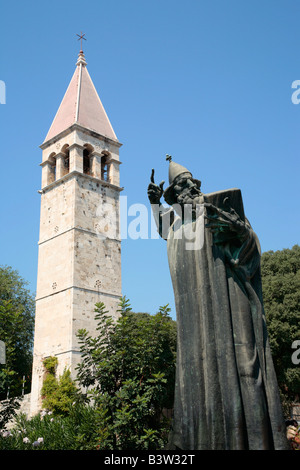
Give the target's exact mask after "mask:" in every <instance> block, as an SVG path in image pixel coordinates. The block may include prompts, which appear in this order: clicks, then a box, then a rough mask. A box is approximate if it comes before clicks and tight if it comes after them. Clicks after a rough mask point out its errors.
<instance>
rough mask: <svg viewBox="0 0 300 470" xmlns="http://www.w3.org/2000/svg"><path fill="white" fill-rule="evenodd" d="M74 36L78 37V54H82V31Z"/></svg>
mask: <svg viewBox="0 0 300 470" xmlns="http://www.w3.org/2000/svg"><path fill="white" fill-rule="evenodd" d="M76 36H78V41H79V40H80V53H83V50H82V40H83V39H84V40H85V41H86V39H85V37H84V36H85V34H82V31H81V34H76Z"/></svg>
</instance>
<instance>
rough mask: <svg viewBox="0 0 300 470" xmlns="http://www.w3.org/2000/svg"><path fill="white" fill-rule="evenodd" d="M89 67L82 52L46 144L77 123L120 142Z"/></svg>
mask: <svg viewBox="0 0 300 470" xmlns="http://www.w3.org/2000/svg"><path fill="white" fill-rule="evenodd" d="M86 64H87V63H86V60H85V57H84V53H83V51H82V50H81V51H80V52H79V55H78V60H77V63H76V69H75V72H74V74H73V77H72V79H71V81H70V84H69V86H68V88H67V91H66V93H65V95H64V97H63V100H62V102H61V104H60V106H59V108H58V111H57V113H56V116H55V118H54V120H53V122H52V125H51V127H50V129H49V132H48V134H47V136H46V139H45V141H44V142H46V141H48V140H50V139H52V138H53V137H55V136H56V135H58V134H60V133H61V132H62V131H64V130H66V129H67V128H68V127H70V126H72V124H75V123H76V124H79V125H80V126H82V127H85V128H87V129H90V130H92V131H94V132H97V133H98V134H100V135H103V136H104V137H108V138H109V139H112V140H115V141H118V139H117V136H116V134H115V133H114V130H113V128H112V125H111V123H110V121H109V119H108V116H107V114H106V112H105V109H104V107H103V105H102V103H101V100H100V98H99V96H98V93H97V91H96V88H95V87H94V84H93V82H92V79H91V77H90V75H89V73H88V71H87V68H86Z"/></svg>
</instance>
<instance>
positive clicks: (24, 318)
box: [0, 266, 34, 399]
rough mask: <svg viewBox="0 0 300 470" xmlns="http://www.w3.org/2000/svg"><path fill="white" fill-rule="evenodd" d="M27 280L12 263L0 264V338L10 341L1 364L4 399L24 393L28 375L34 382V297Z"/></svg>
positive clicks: (0, 373)
mask: <svg viewBox="0 0 300 470" xmlns="http://www.w3.org/2000/svg"><path fill="white" fill-rule="evenodd" d="M26 284H27V283H26V282H25V281H24V280H23V279H22V278H21V277H20V276H19V274H18V272H17V271H15V270H13V269H12V268H11V267H9V266H4V267H0V339H1V340H2V341H4V342H5V345H6V364H4V365H0V399H4V398H6V394H7V390H8V388H9V390H10V396H17V395H20V394H21V389H22V378H23V376H25V377H26V378H27V380H26V386H27V390H26V389H25V391H29V390H28V389H29V388H30V382H31V366H32V346H33V331H34V298H33V295H32V294H31V293H30V292H29V290H28V289H27V288H26V287H25V286H26Z"/></svg>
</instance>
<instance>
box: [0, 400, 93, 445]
mask: <svg viewBox="0 0 300 470" xmlns="http://www.w3.org/2000/svg"><path fill="white" fill-rule="evenodd" d="M101 424H102V423H101V415H100V414H99V413H98V411H97V410H95V408H94V407H91V406H87V405H84V404H80V403H77V405H76V406H73V407H72V406H71V407H70V408H69V412H68V414H67V415H64V416H62V415H54V413H53V414H52V413H51V412H41V414H39V415H36V416H34V417H33V418H31V419H27V418H26V416H25V415H19V416H17V418H16V425H15V426H14V428H13V429H10V430H9V431H4V432H3V431H2V432H1V431H0V450H93V449H96V446H97V443H98V441H99V433H98V429H99V428H101Z"/></svg>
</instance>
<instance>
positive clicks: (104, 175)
mask: <svg viewBox="0 0 300 470" xmlns="http://www.w3.org/2000/svg"><path fill="white" fill-rule="evenodd" d="M109 159H110V155H109V153H108V152H102V158H101V179H102V180H104V181H108V182H110V175H109Z"/></svg>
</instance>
